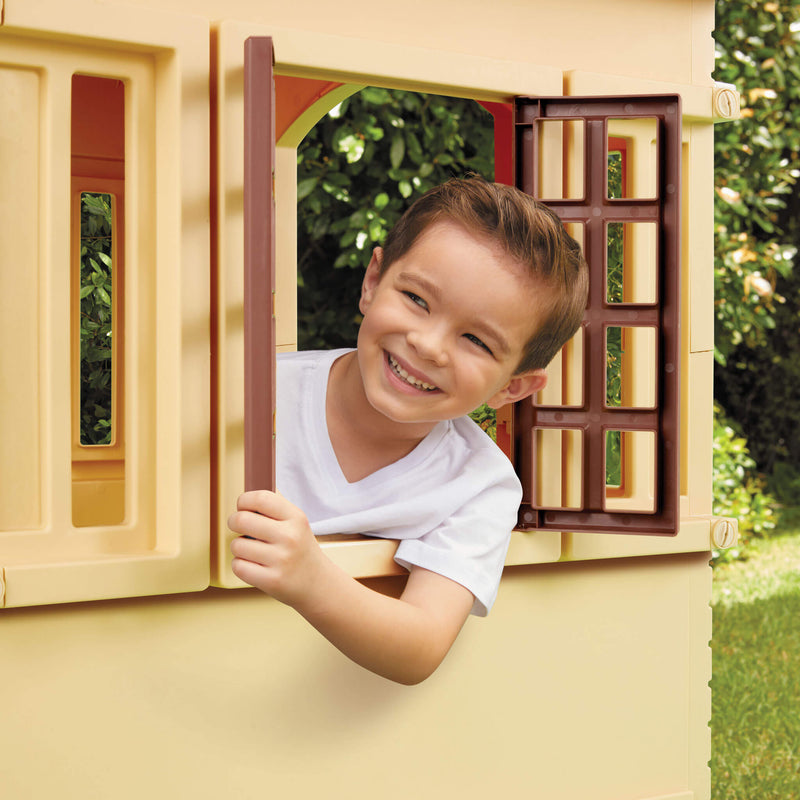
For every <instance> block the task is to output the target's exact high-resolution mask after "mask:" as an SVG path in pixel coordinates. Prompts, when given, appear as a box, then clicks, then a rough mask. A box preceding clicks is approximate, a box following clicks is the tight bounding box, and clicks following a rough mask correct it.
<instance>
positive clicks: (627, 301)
mask: <svg viewBox="0 0 800 800" xmlns="http://www.w3.org/2000/svg"><path fill="white" fill-rule="evenodd" d="M643 124H644V125H645V129H648V130H649V129H652V131H653V132H654V135H653V136H652V137H650V136H647V135H645V136H641V135H638V134H637V133H636V130H637V126H638V127H639V128H641V126H642V125H643ZM647 126H650V127H649V128H647ZM515 128H516V132H515V137H516V165H517V186H518V187H519V188H520V189H522V190H523V191H525V192H527V193H528V194H531V195H533V196H534V197H536V198H537V199H539V200H542V201H543V202H546V203H547V205H548V206H550V207H551V208H552V209H553V210H554V211H555V212H556V213H557V214H558V215H559V216H560V217H561V218H562V219H563V220H564V222H565V224H566V225H567V226H568V227H573V226H574V227H576V228H578V229H582V230H583V247H584V253H585V255H586V259H587V261H588V263H589V270H590V289H589V299H588V302H587V308H586V312H585V316H584V320H583V324H582V327H581V330H580V331H579V333H578V335H577V337H576V339H575V340H574V341H573V343H571V345H570V346H568V347H566V348H565V351H564V355H563V356H562V360H565V361H566V362H569V363H564V364H561V370H559V369H558V368H557V369H556V379H558V377H559V376H558V373H559V372H562V373H564V374H565V375H566V374H569V375H571V376H573V377H572V378H571V379H570V380H572V383H573V384H575V383H579V384H580V386H577V387H576V386H575V385H572V386H571V387H566V384H565V385H564V386H562V389H561V390H560V393H559V392H557V393H556V399H555V400H553V399H552V393H550V394H549V395H547V394H542V393H540V395H539V396H537V397H535V398H532V399H527V400H525V401H522V402H520V403H518V404H517V405H516V406H515V411H514V434H515V459H516V465H517V471H518V473H519V475H520V478H521V480H522V484H523V505H522V507H521V508H520V515H519V526H520V527H521V528H523V529H529V528H536V529H545V530H562V531H587V532H589V531H607V532H613V533H649V534H660V535H674V534H675V533H677V529H678V519H679V505H678V501H679V497H678V494H679V482H678V468H679V461H678V444H679V406H680V395H679V385H678V382H679V375H680V368H679V363H678V358H679V348H680V326H679V305H680V291H679V273H680V261H679V254H680V174H681V173H680V155H681V150H680V148H681V110H680V98H679V97H678V96H672V95H670V96H651V97H626V98H604V97H594V98H576V97H558V98H519V99H518V100H517V104H516V123H515ZM626 129H629V130H632V131H633V134H632V136H631V138H630V139H629V141H630V142H631V153H632V152H633V150H637V151H638V155H637V157H636V159H635V161H631V163H629V164H628V165H627V166H628V169H627V174H625V175H623V179H624V183H625V184H626V185H623V186H622V191H617V192H614V191H609V152H610V151H609V139H610V138H611V139H612V141H617V140H618V138H619V131H620V130H621V131H623V132H624V131H625V130H626ZM562 154H565V155H564V157H563V160H562V162H561V163H559V164H555V167H554V163H553V162H554V160H555V158H556V157H559V158H560V157H561V156H562ZM627 155H630V153H629V154H627ZM632 170H636V171H638V175H633V176H632V175H631V171H632ZM624 171H625V170H624ZM648 171H649V172H652V173H654V174H652V175H647V174H645V173H646V172H648ZM548 176H549V177H548ZM553 176H555V177H553ZM559 184H560V185H561V186H562V187H566V188H561V189H559V188H558V187H559ZM553 186H555V187H556V188H555V189H553ZM642 186H645V188H644V189H642ZM616 195H619V196H616ZM636 195H640V196H636ZM620 231H622V238H621V240H620ZM642 231H646V232H647V235H646V236H644V237H643V236H642V235H641V234H642ZM610 232H612V233H613V234H615V235H616V239H617V245H621V250H622V252H623V255H622V261H623V262H624V273H623V278H622V281H621V282H620V281H619V280H618V279H617V278H615V279H614V280H616V281H617V283H618V284H619V285H618V286H617V287H616V288H615V289H614V292H615V293H616V294H615V296H614V297H612V296H611V295H612V294H613V293H612V292H611V291H610V290H611V283H612V277H611V276H610V273H611V269H610V267H612V266H613V265H614V264H612V262H615V259H616V258H617V257H616V256H614V254H613V253H611V252H610V251H611V250H612V249H613V248H612V247H610V245H609V241H610V238H613V237H610V235H609V233H610ZM643 238H644V239H646V240H647V243H646V246H644V247H643V246H641V240H642V239H643ZM637 241H638V243H637ZM646 251H652V260H651V261H650V262H645V261H644V260H643V259H644V258H645V256H644V253H645V252H646ZM653 273H654V274H653ZM643 282H644V284H646V286H645V288H644V289H642V288H641V287H639V288H637V285H636V284H642V283H643ZM616 362H618V367H619V368H621V374H619V373H618V372H617V373H614V372H613V370H612V369H611V367H612V366H613V363H616ZM648 373H649V374H650V375H651V378H650V379H649V380H648V379H647V374H648ZM575 376H577V379H576V378H575ZM615 379H616V382H618V383H620V384H621V391H620V392H619V397H616V398H614V397H611V395H612V394H613V392H612V388H611V385H612V383H614V382H615ZM551 380H552V378H551ZM641 386H644V387H645V388H644V390H642V388H641ZM637 387H639V388H637ZM609 435H610V436H611V444H609ZM615 443H616V449H617V451H618V452H619V454H620V455H619V461H620V467H619V472H620V478H619V484H620V485H619V486H616V487H615V489H614V490H611V489H610V488H609V481H610V480H612V479H610V478H609V472H610V462H611V460H612V456H613V452H614V447H615ZM607 462H609V463H607ZM557 465H560V467H561V469H560V471H559V470H558V469H557V468H556V467H557ZM554 473H558V474H557V475H556V481H555V482H556V486H555V488H554V489H553V488H552V487H551V488H550V489H547V488H546V484H547V483H548V482H550V483H551V484H552V482H553V479H554ZM642 476H645V480H644V482H643V481H642ZM643 484H644V488H643ZM615 495H616V497H615ZM634 495H638V500H637V498H636V497H634ZM626 496H628V500H627V501H626V499H625V498H626ZM643 498H644V499H643Z"/></svg>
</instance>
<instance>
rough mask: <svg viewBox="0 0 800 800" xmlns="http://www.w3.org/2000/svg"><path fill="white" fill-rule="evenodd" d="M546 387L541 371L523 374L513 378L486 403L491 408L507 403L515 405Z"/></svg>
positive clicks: (545, 376) (544, 374) (544, 377)
mask: <svg viewBox="0 0 800 800" xmlns="http://www.w3.org/2000/svg"><path fill="white" fill-rule="evenodd" d="M546 385H547V373H546V372H545V371H544V370H543V369H535V370H532V371H531V372H523V373H522V374H520V375H514V377H513V378H511V380H510V381H509V382H508V383H507V384H506V385H505V386H504V387H503V388H502V389H501V390H500V391H499V392H498V393H497V394H496V395H494V396H493V397H490V398H489V399H488V400H487V401H486V405H487V406H490V407H491V408H502V407H503V406H505V405H508V404H509V403H516V402H517V400H523V399H524V398H526V397H530V396H531V395H532V394H535V393H536V392H538V391H539V390H540V389H544V387H545V386H546Z"/></svg>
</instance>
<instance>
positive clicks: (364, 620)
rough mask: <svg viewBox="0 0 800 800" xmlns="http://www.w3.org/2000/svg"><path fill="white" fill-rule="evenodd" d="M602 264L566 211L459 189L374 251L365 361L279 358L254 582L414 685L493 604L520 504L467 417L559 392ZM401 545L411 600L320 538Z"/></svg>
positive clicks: (241, 541)
mask: <svg viewBox="0 0 800 800" xmlns="http://www.w3.org/2000/svg"><path fill="white" fill-rule="evenodd" d="M587 287H588V271H587V267H586V264H585V262H584V260H583V258H582V256H581V253H580V248H579V247H578V245H577V243H576V242H575V241H574V240H573V239H571V238H570V237H569V236H568V235H567V234H566V233H565V231H564V228H563V225H562V224H561V222H560V220H559V219H558V217H556V216H555V215H554V214H553V213H552V212H550V211H549V210H547V209H546V208H545V207H543V206H541V205H540V204H538V203H536V202H535V201H534V200H533V199H532V198H530V197H528V196H527V195H524V194H523V193H521V192H519V191H517V190H516V189H513V188H510V187H506V186H502V185H499V184H490V183H488V182H486V181H484V180H483V179H481V178H477V177H472V178H467V179H464V180H451V181H448V182H447V183H445V184H443V185H442V186H439V187H437V188H435V189H432V190H431V191H430V192H428V193H427V194H425V195H424V196H423V197H422V198H420V199H419V200H418V201H417V202H416V203H415V204H414V205H413V206H412V207H411V208H410V209H409V210H408V211H407V212H406V213H405V214H404V216H403V217H402V218H401V219H400V221H399V222H398V224H397V225H396V226H395V228H394V229H393V230H392V231H391V232H390V234H389V235H388V237H387V239H386V242H385V244H384V246H383V248H380V247H378V248H375V250H374V252H373V255H372V259H371V261H370V263H369V266H368V267H367V271H366V274H365V276H364V281H363V285H362V291H361V300H360V303H359V309H360V310H361V312H362V314H363V322H362V323H361V327H360V329H359V335H358V346H357V349H356V350H353V351H348V350H341V351H330V352H321V353H316V352H309V353H296V354H287V356H286V357H282V358H281V359H279V377H278V424H279V426H280V427H279V430H278V437H277V448H278V449H277V475H278V481H277V483H278V489H279V491H280V494H273V493H271V492H266V491H261V492H249V493H245V494H243V495H242V496H241V497H240V498H239V501H238V504H237V508H238V510H237V512H236V513H235V514H233V515H232V516H231V518H230V520H229V527H230V528H231V530H232V531H233V532H235V533H237V534H241V536H240V537H239V538H237V539H235V540H234V541H233V543H232V545H231V550H232V552H233V555H234V557H235V558H234V560H233V571H234V573H235V574H236V575H237V576H238V577H240V578H241V579H242V580H244V581H246V582H247V583H249V584H251V585H252V586H255V587H257V588H259V589H261V590H262V591H264V592H266V593H267V594H269V595H271V596H272V597H275V598H276V599H278V600H280V601H282V602H283V603H286V604H287V605H290V606H292V607H293V608H294V609H295V610H297V611H298V612H299V613H300V614H302V615H303V616H304V617H305V618H306V619H307V620H308V621H309V622H310V623H311V624H312V625H313V626H314V627H315V628H316V629H317V630H318V631H319V632H320V633H322V634H323V635H324V636H325V637H326V638H327V639H328V640H329V641H330V642H332V643H333V644H334V645H335V646H336V647H338V648H339V649H340V650H341V651H342V652H343V653H344V654H345V655H347V656H349V657H350V658H351V659H352V660H354V661H356V662H357V663H359V664H361V665H362V666H364V667H366V668H367V669H370V670H372V671H373V672H376V673H378V674H380V675H383V676H384V677H387V678H390V679H392V680H396V681H398V682H401V683H409V684H411V683H417V682H419V681H421V680H423V679H424V678H426V677H427V676H428V675H430V674H431V673H432V672H433V671H434V670H435V669H436V667H437V666H438V665H439V663H440V662H441V660H442V659H443V658H444V656H445V655H446V653H447V651H448V650H449V648H450V646H451V645H452V643H453V641H454V640H455V638H456V636H457V635H458V633H459V631H460V629H461V626H462V625H463V624H464V622H465V620H466V618H467V616H468V615H469V614H470V612H472V613H475V614H478V615H484V614H486V613H487V612H488V610H489V608H490V607H491V604H492V602H493V601H494V598H495V595H496V592H497V587H498V584H499V581H500V575H501V572H502V569H503V562H504V560H505V554H506V550H507V548H508V542H509V539H510V532H511V530H512V529H513V527H514V524H515V522H516V514H517V509H518V506H519V502H520V499H521V489H520V485H519V481H518V479H517V477H516V475H515V474H514V470H513V468H512V465H511V464H510V463H509V461H508V459H507V458H506V457H505V455H504V454H503V453H502V452H501V451H500V450H499V449H498V448H497V447H496V446H495V445H494V443H493V442H491V440H490V439H489V438H488V437H487V436H486V435H485V434H484V433H483V432H482V431H481V430H480V429H479V428H478V426H477V425H475V424H474V423H473V422H472V421H471V420H470V419H468V418H467V417H465V416H464V415H466V414H468V413H469V412H470V411H472V410H473V409H475V408H476V407H478V406H479V405H480V404H481V403H484V402H486V403H488V404H489V405H490V406H493V407H496V408H499V407H500V406H503V405H505V404H506V403H511V402H514V401H516V400H520V399H522V398H525V397H527V396H529V395H531V394H533V393H534V392H536V391H538V390H539V389H541V388H542V387H544V385H545V382H546V376H545V372H544V367H545V366H546V365H547V364H548V362H549V361H550V360H551V359H552V357H553V356H554V355H555V354H556V352H557V351H558V349H559V348H560V347H561V345H562V344H563V343H564V342H566V341H567V340H568V339H569V338H570V337H571V336H572V335H573V334H574V333H575V331H576V330H577V328H578V326H579V325H580V321H581V318H582V315H583V310H584V308H585V305H586V293H587ZM352 532H359V533H365V534H368V535H371V536H382V537H385V538H391V539H398V540H400V543H399V545H398V549H397V554H396V556H395V558H396V560H397V561H398V563H400V564H401V565H403V566H404V567H405V568H407V569H408V570H409V577H408V581H407V583H406V586H405V589H404V590H403V593H402V595H401V596H400V597H399V598H393V597H387V596H385V595H383V594H380V593H378V592H375V591H373V590H372V589H369V588H367V587H366V586H365V585H364V584H362V583H359V582H358V581H356V580H354V579H353V578H351V577H350V576H349V575H347V574H346V573H344V572H343V571H342V570H341V569H339V568H338V567H337V566H336V565H334V564H333V562H331V561H330V560H329V559H328V558H327V557H326V556H325V555H324V553H323V551H322V550H321V548H320V547H319V545H318V544H317V541H316V539H315V534H316V535H324V534H330V533H352Z"/></svg>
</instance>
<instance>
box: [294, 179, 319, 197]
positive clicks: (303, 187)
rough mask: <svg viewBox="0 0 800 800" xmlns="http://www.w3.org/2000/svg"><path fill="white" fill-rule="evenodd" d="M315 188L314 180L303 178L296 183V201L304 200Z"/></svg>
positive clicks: (315, 182)
mask: <svg viewBox="0 0 800 800" xmlns="http://www.w3.org/2000/svg"><path fill="white" fill-rule="evenodd" d="M316 186H317V179H316V178H305V179H304V180H302V181H298V183H297V199H298V200H304V199H305V198H306V197H308V196H309V195H310V194H311V192H313V191H314V189H315V188H316Z"/></svg>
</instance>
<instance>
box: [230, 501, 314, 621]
mask: <svg viewBox="0 0 800 800" xmlns="http://www.w3.org/2000/svg"><path fill="white" fill-rule="evenodd" d="M236 507H237V509H238V510H237V511H236V513H234V514H231V516H230V517H229V518H228V527H229V528H230V529H231V530H232V531H233V532H234V533H238V534H241V536H239V537H238V538H236V539H234V540H233V542H232V543H231V552H232V553H233V555H234V559H233V561H232V563H231V568H232V569H233V573H234V575H236V576H237V577H238V578H241V580H243V581H244V582H245V583H249V584H250V585H251V586H255V587H256V588H257V589H261V591H262V592H266V593H267V594H268V595H270V596H272V597H274V598H275V599H276V600H280V601H281V602H282V603H286V604H287V605H290V606H297V605H298V604H300V603H301V602H302V600H304V599H307V596H308V594H309V592H310V591H311V590H312V589H313V587H314V585H315V582H316V577H317V575H318V572H319V570H320V569H321V568H322V562H323V561H324V560H325V557H324V555H323V553H322V551H321V550H320V547H319V545H318V544H317V540H316V539H315V538H314V534H313V533H312V532H311V526H310V525H309V524H308V520H307V519H306V516H305V514H303V512H302V511H301V510H300V509H299V508H297V507H296V506H294V505H293V504H292V503H290V502H289V501H288V500H287V499H286V498H284V497H282V496H281V495H279V494H276V493H275V492H269V491H255V492H245V493H244V494H242V495H240V496H239V499H238V501H237V503H236ZM243 537H249V538H243Z"/></svg>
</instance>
